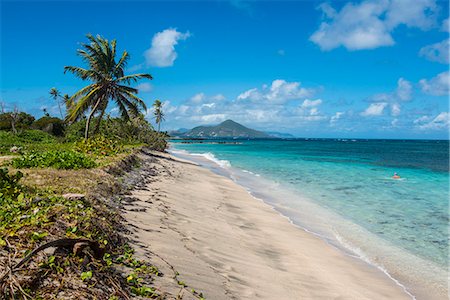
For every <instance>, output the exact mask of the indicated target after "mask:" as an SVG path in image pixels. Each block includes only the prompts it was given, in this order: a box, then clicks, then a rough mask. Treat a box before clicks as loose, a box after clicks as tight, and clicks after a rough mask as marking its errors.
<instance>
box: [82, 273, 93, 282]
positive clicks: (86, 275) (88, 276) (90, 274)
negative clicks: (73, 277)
mask: <svg viewBox="0 0 450 300" xmlns="http://www.w3.org/2000/svg"><path fill="white" fill-rule="evenodd" d="M91 278H92V271H87V272H83V273H81V280H83V281H86V280H89V279H91Z"/></svg>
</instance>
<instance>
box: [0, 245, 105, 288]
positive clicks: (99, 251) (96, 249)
mask: <svg viewBox="0 0 450 300" xmlns="http://www.w3.org/2000/svg"><path fill="white" fill-rule="evenodd" d="M51 247H56V248H68V249H72V251H73V253H74V254H75V255H78V254H79V253H81V251H82V250H83V249H84V248H85V247H89V248H91V249H92V251H93V254H94V257H95V258H97V259H100V258H102V257H103V254H104V252H105V250H104V249H103V248H101V247H100V245H99V243H98V242H95V241H92V240H88V239H82V238H79V239H68V238H65V239H58V240H54V241H51V242H48V243H45V244H43V245H41V246H39V247H37V248H36V249H34V250H33V251H31V252H30V253H29V254H28V255H27V256H25V257H24V258H23V259H22V260H21V261H20V262H18V263H17V264H16V265H15V266H13V267H12V268H11V269H10V270H8V271H7V272H5V274H3V275H2V276H1V277H0V282H2V281H3V280H4V279H5V277H6V276H7V275H8V274H9V273H12V272H14V271H15V270H17V269H18V268H20V267H21V266H22V265H23V264H25V263H26V262H28V261H29V260H30V259H31V258H32V257H33V256H34V255H36V254H37V253H39V252H40V251H42V250H45V249H47V248H51Z"/></svg>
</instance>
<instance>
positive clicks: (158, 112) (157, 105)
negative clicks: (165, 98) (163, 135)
mask: <svg viewBox="0 0 450 300" xmlns="http://www.w3.org/2000/svg"><path fill="white" fill-rule="evenodd" d="M153 109H154V111H153V115H154V117H155V122H156V124H158V132H159V129H160V127H161V122H162V121H164V112H163V111H162V103H161V101H159V100H155V102H154V103H153Z"/></svg>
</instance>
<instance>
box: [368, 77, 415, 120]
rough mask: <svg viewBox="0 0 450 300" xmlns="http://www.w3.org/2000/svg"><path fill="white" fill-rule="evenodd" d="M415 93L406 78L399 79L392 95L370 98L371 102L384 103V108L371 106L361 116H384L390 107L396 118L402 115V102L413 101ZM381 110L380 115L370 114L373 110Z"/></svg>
mask: <svg viewBox="0 0 450 300" xmlns="http://www.w3.org/2000/svg"><path fill="white" fill-rule="evenodd" d="M412 93H413V85H412V84H411V82H409V81H408V80H406V79H404V78H399V80H398V81H397V88H396V89H395V90H394V91H392V92H390V93H381V94H376V95H374V96H372V97H370V98H369V101H371V102H377V103H383V104H385V105H384V107H383V108H382V109H381V106H373V107H371V106H369V107H368V108H367V109H366V111H364V112H363V113H362V114H361V115H363V116H375V115H382V114H383V111H384V108H386V107H387V106H390V108H391V115H392V116H394V117H396V116H398V115H400V113H401V104H400V103H401V102H407V101H410V100H411V99H412ZM376 109H381V111H380V113H379V114H370V112H371V111H372V110H376Z"/></svg>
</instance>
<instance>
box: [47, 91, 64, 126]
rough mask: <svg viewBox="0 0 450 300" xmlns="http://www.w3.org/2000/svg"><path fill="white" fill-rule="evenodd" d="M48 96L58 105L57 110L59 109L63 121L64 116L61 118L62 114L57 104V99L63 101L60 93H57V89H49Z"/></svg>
mask: <svg viewBox="0 0 450 300" xmlns="http://www.w3.org/2000/svg"><path fill="white" fill-rule="evenodd" d="M50 95H51V97H52V98H53V100H55V101H56V103H58V108H59V113H60V115H61V119H64V116H63V113H62V110H61V103H60V102H59V99H58V98H61V99H63V97H62V96H61V93H60V92H59V91H58V89H57V88H51V89H50Z"/></svg>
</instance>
